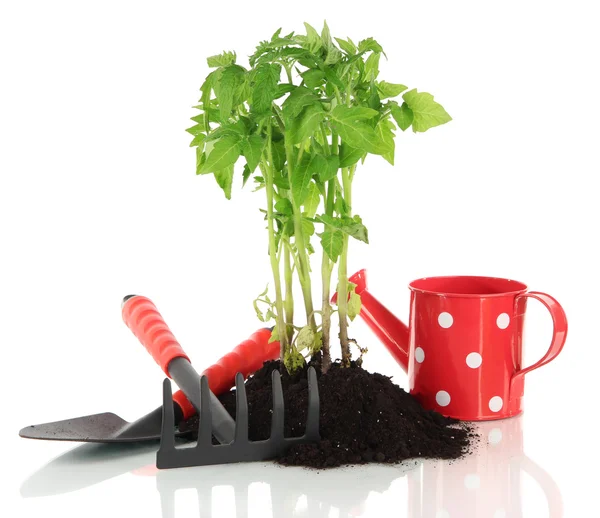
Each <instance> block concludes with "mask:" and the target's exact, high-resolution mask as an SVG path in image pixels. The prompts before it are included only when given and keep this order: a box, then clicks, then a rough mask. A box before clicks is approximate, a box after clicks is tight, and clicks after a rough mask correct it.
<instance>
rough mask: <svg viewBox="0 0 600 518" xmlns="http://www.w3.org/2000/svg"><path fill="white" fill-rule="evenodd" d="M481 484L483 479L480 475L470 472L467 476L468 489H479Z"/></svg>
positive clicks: (466, 485)
mask: <svg viewBox="0 0 600 518" xmlns="http://www.w3.org/2000/svg"><path fill="white" fill-rule="evenodd" d="M480 485H481V479H480V478H479V475H476V474H475V473H470V474H469V475H466V476H465V487H466V488H467V489H479V486H480Z"/></svg>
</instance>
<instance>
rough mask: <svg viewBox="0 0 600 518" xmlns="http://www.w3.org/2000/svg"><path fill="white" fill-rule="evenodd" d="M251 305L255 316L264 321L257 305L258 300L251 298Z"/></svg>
mask: <svg viewBox="0 0 600 518" xmlns="http://www.w3.org/2000/svg"><path fill="white" fill-rule="evenodd" d="M252 305H253V306H254V311H255V312H256V318H258V320H260V321H261V322H264V321H265V317H264V316H263V314H262V311H261V310H260V308H259V307H258V300H256V299H255V300H253V301H252Z"/></svg>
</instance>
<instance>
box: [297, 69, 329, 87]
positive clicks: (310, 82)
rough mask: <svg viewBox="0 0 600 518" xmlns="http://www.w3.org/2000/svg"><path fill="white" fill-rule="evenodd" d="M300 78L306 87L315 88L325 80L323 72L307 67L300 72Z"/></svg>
mask: <svg viewBox="0 0 600 518" xmlns="http://www.w3.org/2000/svg"><path fill="white" fill-rule="evenodd" d="M302 80H303V81H304V84H305V85H306V86H307V87H308V88H317V87H319V86H321V85H322V84H323V82H324V81H325V72H323V71H322V70H318V69H313V68H311V69H308V70H307V71H306V72H303V73H302Z"/></svg>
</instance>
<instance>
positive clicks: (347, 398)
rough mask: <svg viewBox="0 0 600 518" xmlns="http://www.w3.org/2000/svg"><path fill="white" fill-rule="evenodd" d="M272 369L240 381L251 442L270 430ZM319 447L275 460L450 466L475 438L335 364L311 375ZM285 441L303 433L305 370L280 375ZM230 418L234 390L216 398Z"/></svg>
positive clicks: (192, 423)
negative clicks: (418, 460)
mask: <svg viewBox="0 0 600 518" xmlns="http://www.w3.org/2000/svg"><path fill="white" fill-rule="evenodd" d="M279 366H280V364H279V361H271V362H267V363H265V364H264V366H263V367H262V369H261V370H259V371H258V372H256V373H255V374H254V375H253V376H251V377H250V378H249V379H248V380H247V381H246V393H247V398H248V409H249V414H250V415H249V438H250V440H262V439H267V438H268V437H269V434H270V430H271V409H272V393H271V372H272V371H273V370H275V369H277V370H279ZM317 373H318V381H319V399H320V405H321V407H320V410H321V415H320V432H321V441H320V442H319V443H317V444H302V445H294V446H292V447H290V449H289V450H288V451H287V452H286V453H285V454H284V455H283V456H282V457H281V458H279V459H278V462H280V463H281V464H284V465H301V466H309V467H315V468H326V467H334V466H340V465H343V464H364V463H367V462H382V463H397V462H401V461H403V460H406V459H409V458H414V457H428V458H437V459H457V458H459V457H461V456H463V455H465V454H466V453H468V452H469V449H470V445H471V443H472V441H473V439H475V438H476V434H475V433H474V432H473V431H472V428H471V427H470V426H469V425H467V424H466V423H460V422H459V421H457V420H455V419H450V418H446V417H444V416H442V415H441V414H439V413H437V412H434V411H431V410H425V409H424V408H423V407H422V406H421V405H420V403H419V402H418V401H417V400H416V399H415V398H414V397H413V396H411V395H410V394H408V393H407V392H405V391H404V390H403V389H401V388H400V387H398V386H397V385H395V384H394V383H392V381H391V379H390V378H389V377H387V376H383V375H382V374H378V373H370V372H367V371H366V370H364V369H362V368H361V367H358V366H356V365H353V366H352V367H350V368H342V367H341V366H340V365H339V364H338V363H334V364H333V365H332V367H331V368H330V370H329V371H328V372H327V374H324V375H321V374H320V370H319V369H317ZM281 381H282V386H283V394H284V400H285V436H286V437H299V436H301V435H302V434H303V433H304V427H305V422H306V413H307V409H308V382H307V374H306V370H303V371H300V372H297V373H295V374H294V375H293V376H290V375H289V374H287V372H285V369H284V372H283V374H282V379H281ZM219 399H220V400H221V402H222V403H223V405H224V406H225V408H226V409H227V411H228V412H229V413H230V414H231V416H232V417H234V418H235V390H232V391H230V392H228V393H226V394H223V395H222V396H220V397H219ZM179 428H180V430H181V431H189V430H197V428H198V418H197V417H192V418H191V419H189V420H187V421H185V422H182V423H180V424H179Z"/></svg>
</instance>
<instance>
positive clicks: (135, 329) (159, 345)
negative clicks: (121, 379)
mask: <svg viewBox="0 0 600 518" xmlns="http://www.w3.org/2000/svg"><path fill="white" fill-rule="evenodd" d="M121 313H122V315H123V321H124V322H125V324H127V327H128V328H129V329H131V331H132V333H133V334H134V335H135V336H137V338H138V340H139V341H140V342H141V343H142V345H143V346H144V347H145V348H146V349H147V350H148V352H149V353H150V356H152V358H154V361H155V362H156V363H158V365H160V368H161V369H162V370H163V371H164V372H165V374H166V375H167V376H169V363H171V361H172V360H174V359H175V358H185V359H187V360H188V361H190V359H189V358H188V356H187V354H185V352H183V349H182V348H181V345H179V342H178V341H177V340H176V339H175V337H174V336H173V333H172V332H171V330H170V329H169V326H167V324H166V323H165V321H164V319H163V317H162V315H161V314H160V313H159V312H158V309H156V306H155V305H154V303H153V302H152V301H151V300H150V299H148V298H146V297H142V296H141V295H133V296H128V297H125V298H124V299H123V304H122V306H121Z"/></svg>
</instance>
